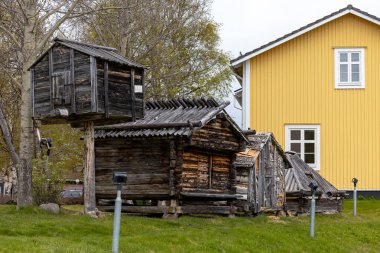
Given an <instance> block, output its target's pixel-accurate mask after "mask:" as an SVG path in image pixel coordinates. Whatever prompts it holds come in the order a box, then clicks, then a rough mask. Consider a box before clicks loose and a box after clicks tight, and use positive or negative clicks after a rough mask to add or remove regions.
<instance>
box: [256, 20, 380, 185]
mask: <svg viewBox="0 0 380 253" xmlns="http://www.w3.org/2000/svg"><path fill="white" fill-rule="evenodd" d="M334 47H365V89H335V86H334V82H335V80H334ZM379 57H380V27H379V26H377V25H375V24H373V23H371V22H369V21H366V20H364V19H362V18H359V17H357V16H354V15H352V14H347V15H345V16H343V17H340V18H338V19H336V20H333V21H331V22H329V23H327V24H325V25H323V26H321V27H318V28H316V29H314V30H312V31H310V32H307V33H305V34H303V35H301V36H299V37H297V38H294V39H293V40H290V41H288V42H286V43H284V44H282V45H280V46H277V47H275V48H273V49H271V50H269V51H267V52H265V53H262V54H260V55H258V56H256V57H253V58H252V59H251V72H250V73H251V122H250V125H251V127H252V128H254V129H256V130H257V131H271V132H273V133H274V134H275V136H276V137H277V139H278V140H279V141H280V142H281V144H282V145H283V146H285V125H286V124H319V125H320V127H321V140H320V145H321V152H320V173H321V174H322V175H323V176H324V177H326V178H327V179H328V180H329V181H330V182H331V183H333V184H334V185H335V186H336V187H338V188H339V189H349V188H352V183H351V179H352V177H357V178H359V180H360V181H359V188H361V189H380V122H379V121H380V118H379V114H380V102H379V101H378V100H379V99H380V88H379V86H380V74H379V72H380V63H379Z"/></svg>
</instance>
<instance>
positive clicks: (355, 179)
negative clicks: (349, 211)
mask: <svg viewBox="0 0 380 253" xmlns="http://www.w3.org/2000/svg"><path fill="white" fill-rule="evenodd" d="M358 181H359V180H358V179H357V178H355V177H354V178H353V179H352V182H353V183H354V194H353V195H354V196H353V198H354V216H356V203H357V202H356V200H357V197H358V196H357V191H356V184H357V183H358Z"/></svg>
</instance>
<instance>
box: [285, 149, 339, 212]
mask: <svg viewBox="0 0 380 253" xmlns="http://www.w3.org/2000/svg"><path fill="white" fill-rule="evenodd" d="M286 157H287V158H288V160H289V162H290V164H291V167H292V168H290V169H288V170H287V171H286V176H285V191H286V203H285V210H286V211H290V212H292V213H293V214H298V213H307V212H309V211H310V201H311V190H310V187H309V184H310V183H311V182H312V181H315V182H316V183H317V184H318V188H317V192H316V196H317V199H316V206H315V211H316V212H319V213H337V212H340V211H342V208H343V199H344V197H345V191H341V190H338V189H337V188H335V186H333V185H332V184H331V183H330V182H328V181H327V180H326V179H325V178H323V177H322V176H321V175H320V174H319V173H318V172H317V171H315V170H314V169H313V168H311V167H310V166H309V165H308V164H307V163H306V162H304V161H303V160H302V159H301V158H300V157H299V156H298V154H297V153H295V152H292V151H289V152H286Z"/></svg>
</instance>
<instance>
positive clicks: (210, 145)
mask: <svg viewBox="0 0 380 253" xmlns="http://www.w3.org/2000/svg"><path fill="white" fill-rule="evenodd" d="M229 126H230V123H229V122H228V121H226V120H224V119H222V118H217V119H215V120H213V121H211V122H209V123H208V124H207V125H205V126H204V127H202V128H201V129H200V130H198V131H197V132H195V134H194V135H193V136H192V138H191V146H194V147H198V148H203V149H209V150H220V151H224V152H225V151H233V152H238V151H239V150H240V149H241V143H242V142H241V141H240V140H239V139H238V138H237V137H236V135H235V134H234V133H233V131H232V130H231V128H230V127H229Z"/></svg>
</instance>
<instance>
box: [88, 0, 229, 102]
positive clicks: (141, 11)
mask: <svg viewBox="0 0 380 253" xmlns="http://www.w3.org/2000/svg"><path fill="white" fill-rule="evenodd" d="M101 2H102V4H103V7H104V8H107V10H106V11H100V12H98V13H97V15H95V16H94V17H93V18H92V19H91V20H89V21H88V27H87V30H86V32H85V34H86V39H87V40H89V41H90V42H93V43H99V44H104V45H108V46H113V47H116V48H117V49H119V50H120V52H121V53H122V54H124V55H125V56H126V57H127V58H129V59H131V60H134V61H136V62H139V63H141V64H143V65H144V66H146V67H147V68H148V70H147V72H146V78H145V80H146V94H145V96H146V98H172V97H182V96H184V97H189V96H201V95H204V96H207V95H213V96H217V97H218V96H222V95H225V94H226V93H227V92H228V88H229V85H230V82H231V71H230V68H229V56H228V54H226V53H225V52H223V51H222V50H220V49H218V46H219V42H220V38H219V35H218V27H219V26H218V24H217V23H215V21H214V20H213V19H212V17H211V16H210V13H209V9H210V8H209V5H210V1H209V0H189V1H183V0H170V1H168V0H152V1H139V0H132V1H131V0H128V1H127V0H103V1H101ZM114 7H116V8H117V9H115V8H114ZM120 7H123V8H120Z"/></svg>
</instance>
